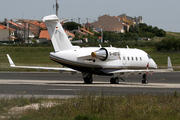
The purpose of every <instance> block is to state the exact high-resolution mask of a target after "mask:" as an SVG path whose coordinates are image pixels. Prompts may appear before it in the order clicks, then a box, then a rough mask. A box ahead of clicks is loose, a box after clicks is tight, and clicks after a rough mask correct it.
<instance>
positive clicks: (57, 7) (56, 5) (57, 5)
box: [53, 0, 59, 16]
mask: <svg viewBox="0 0 180 120" xmlns="http://www.w3.org/2000/svg"><path fill="white" fill-rule="evenodd" d="M54 7H56V15H57V16H58V9H59V4H58V2H57V0H56V4H55V5H53V8H54Z"/></svg>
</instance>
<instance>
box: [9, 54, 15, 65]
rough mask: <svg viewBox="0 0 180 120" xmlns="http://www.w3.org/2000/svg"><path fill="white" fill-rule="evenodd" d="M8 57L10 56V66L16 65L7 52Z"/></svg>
mask: <svg viewBox="0 0 180 120" xmlns="http://www.w3.org/2000/svg"><path fill="white" fill-rule="evenodd" d="M7 58H8V60H9V64H10V66H11V67H15V64H14V62H13V61H12V59H11V57H10V56H9V55H8V54H7Z"/></svg>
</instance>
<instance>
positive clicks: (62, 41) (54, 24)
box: [42, 15, 73, 52]
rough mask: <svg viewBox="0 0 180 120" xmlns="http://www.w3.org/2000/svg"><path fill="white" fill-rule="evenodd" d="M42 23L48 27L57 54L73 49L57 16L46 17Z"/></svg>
mask: <svg viewBox="0 0 180 120" xmlns="http://www.w3.org/2000/svg"><path fill="white" fill-rule="evenodd" d="M42 21H43V22H45V25H46V26H47V29H48V32H49V35H50V37H51V41H52V44H53V47H54V50H55V52H57V51H63V50H69V49H73V46H72V44H71V42H70V41H69V39H68V37H67V35H66V33H65V31H64V29H63V28H62V26H61V24H60V21H59V19H58V17H57V16H56V15H49V16H45V17H44V18H43V19H42Z"/></svg>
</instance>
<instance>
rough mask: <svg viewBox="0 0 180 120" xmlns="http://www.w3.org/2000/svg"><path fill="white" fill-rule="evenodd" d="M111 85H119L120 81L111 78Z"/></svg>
mask: <svg viewBox="0 0 180 120" xmlns="http://www.w3.org/2000/svg"><path fill="white" fill-rule="evenodd" d="M110 83H111V84H119V79H118V77H116V78H111V79H110Z"/></svg>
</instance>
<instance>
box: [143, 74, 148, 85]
mask: <svg viewBox="0 0 180 120" xmlns="http://www.w3.org/2000/svg"><path fill="white" fill-rule="evenodd" d="M142 84H148V80H147V75H146V74H143V80H142Z"/></svg>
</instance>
